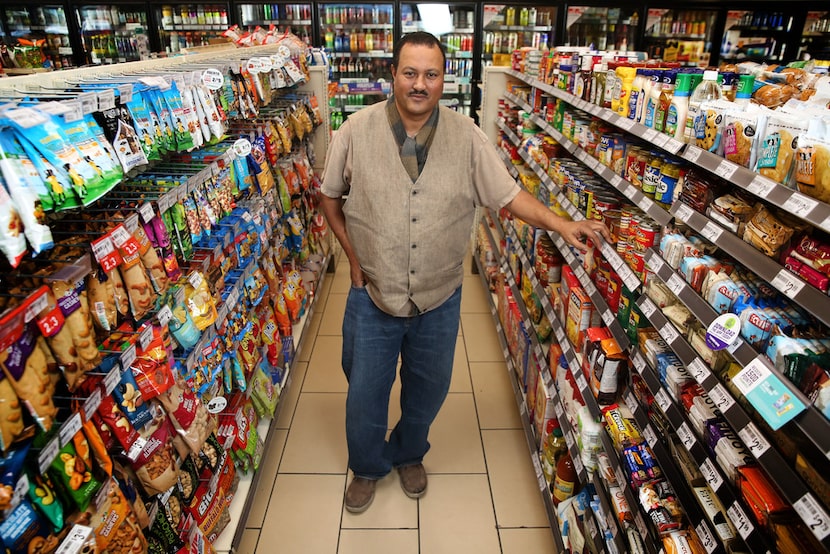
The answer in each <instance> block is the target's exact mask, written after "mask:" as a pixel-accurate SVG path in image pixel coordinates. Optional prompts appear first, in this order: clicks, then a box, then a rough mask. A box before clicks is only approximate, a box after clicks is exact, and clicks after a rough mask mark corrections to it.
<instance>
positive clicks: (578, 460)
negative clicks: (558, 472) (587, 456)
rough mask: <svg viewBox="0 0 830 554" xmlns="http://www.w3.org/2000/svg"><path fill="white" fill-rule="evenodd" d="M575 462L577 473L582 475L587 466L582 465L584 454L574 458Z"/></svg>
mask: <svg viewBox="0 0 830 554" xmlns="http://www.w3.org/2000/svg"><path fill="white" fill-rule="evenodd" d="M573 462H574V469H575V470H576V474H577V475H582V474H583V473H584V472H585V466H584V465H582V456H577V457H576V458H573Z"/></svg>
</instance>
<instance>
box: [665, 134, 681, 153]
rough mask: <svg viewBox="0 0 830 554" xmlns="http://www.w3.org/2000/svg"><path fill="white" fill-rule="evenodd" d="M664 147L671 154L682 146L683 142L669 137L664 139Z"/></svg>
mask: <svg viewBox="0 0 830 554" xmlns="http://www.w3.org/2000/svg"><path fill="white" fill-rule="evenodd" d="M664 148H665V149H666V150H668V151H669V152H671V153H672V154H677V152H678V151H679V150H680V149H681V148H683V143H682V142H680V141H679V140H677V139H676V138H669V140H667V141H666V145H665V146H664Z"/></svg>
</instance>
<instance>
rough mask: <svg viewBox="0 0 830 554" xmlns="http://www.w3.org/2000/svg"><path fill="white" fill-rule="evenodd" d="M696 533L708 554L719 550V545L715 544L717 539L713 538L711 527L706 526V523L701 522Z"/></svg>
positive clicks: (696, 528)
mask: <svg viewBox="0 0 830 554" xmlns="http://www.w3.org/2000/svg"><path fill="white" fill-rule="evenodd" d="M695 531H697V536H698V538H699V539H700V543H701V544H702V545H703V548H705V549H706V552H707V554H712V552H714V551H715V550H717V549H718V543H717V542H715V538H714V537H713V536H712V532H711V531H709V527H708V526H707V525H706V522H704V521H701V522H700V523H699V524H698V526H697V527H695Z"/></svg>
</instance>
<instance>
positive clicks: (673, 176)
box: [654, 160, 680, 206]
mask: <svg viewBox="0 0 830 554" xmlns="http://www.w3.org/2000/svg"><path fill="white" fill-rule="evenodd" d="M679 180H680V162H676V161H674V160H666V161H665V162H664V163H663V166H662V167H661V168H660V181H659V182H658V183H657V190H656V191H655V192H654V200H655V202H658V203H660V204H662V205H663V206H668V205H670V204H671V203H672V200H673V198H674V191H675V188H676V187H677V183H678V181H679Z"/></svg>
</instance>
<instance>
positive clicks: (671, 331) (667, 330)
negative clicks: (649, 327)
mask: <svg viewBox="0 0 830 554" xmlns="http://www.w3.org/2000/svg"><path fill="white" fill-rule="evenodd" d="M660 336H662V337H663V339H665V341H666V344H668V345H672V344H674V342H675V341H676V340H677V339H679V338H680V333H678V332H677V329H675V328H674V325H672V323H671V322H670V321H667V322H666V324H665V325H663V328H662V329H660Z"/></svg>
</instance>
